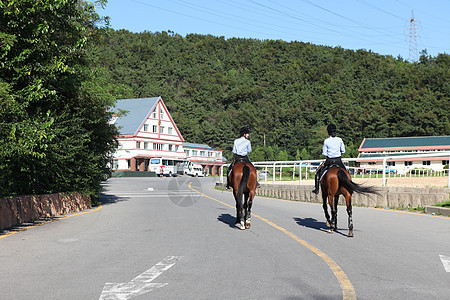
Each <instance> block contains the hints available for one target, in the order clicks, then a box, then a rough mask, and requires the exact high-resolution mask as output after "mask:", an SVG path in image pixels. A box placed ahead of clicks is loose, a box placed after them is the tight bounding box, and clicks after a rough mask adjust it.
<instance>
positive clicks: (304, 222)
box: [293, 217, 347, 236]
mask: <svg viewBox="0 0 450 300" xmlns="http://www.w3.org/2000/svg"><path fill="white" fill-rule="evenodd" d="M293 219H294V221H295V222H296V223H297V224H298V225H300V226H303V227H307V228H312V229H316V230H319V231H323V232H326V233H329V232H328V229H329V227H328V225H327V223H326V222H319V221H317V220H316V219H313V218H304V219H303V218H295V217H294V218H293ZM334 232H335V233H337V234H340V235H343V236H347V234H344V233H342V232H339V226H338V230H336V231H334Z"/></svg>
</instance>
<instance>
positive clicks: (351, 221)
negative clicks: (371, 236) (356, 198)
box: [345, 194, 353, 237]
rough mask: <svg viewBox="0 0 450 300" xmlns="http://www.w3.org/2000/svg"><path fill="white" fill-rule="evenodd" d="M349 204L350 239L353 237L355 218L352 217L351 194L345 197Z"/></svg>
mask: <svg viewBox="0 0 450 300" xmlns="http://www.w3.org/2000/svg"><path fill="white" fill-rule="evenodd" d="M345 200H346V202H347V214H348V235H347V236H348V237H353V216H352V196H351V195H350V194H349V195H348V196H347V197H345Z"/></svg>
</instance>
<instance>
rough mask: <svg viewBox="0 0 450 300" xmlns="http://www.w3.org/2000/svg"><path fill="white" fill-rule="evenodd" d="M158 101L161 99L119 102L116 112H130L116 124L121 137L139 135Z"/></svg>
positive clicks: (122, 100)
mask: <svg viewBox="0 0 450 300" xmlns="http://www.w3.org/2000/svg"><path fill="white" fill-rule="evenodd" d="M158 99H159V97H153V98H136V99H120V100H117V103H116V107H115V111H116V112H119V109H123V110H126V111H128V112H127V114H126V115H124V116H121V117H119V118H118V119H117V121H116V123H115V124H116V126H117V128H118V129H119V133H120V134H121V135H129V134H133V135H134V134H137V132H138V130H139V128H140V127H141V125H142V123H143V122H144V121H145V119H146V117H147V116H148V115H149V114H150V113H151V111H152V109H153V107H154V106H155V104H156V103H157V102H158Z"/></svg>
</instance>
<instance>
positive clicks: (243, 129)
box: [239, 126, 250, 136]
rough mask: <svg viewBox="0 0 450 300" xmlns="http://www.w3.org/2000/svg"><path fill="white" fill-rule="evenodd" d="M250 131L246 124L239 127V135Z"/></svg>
mask: <svg viewBox="0 0 450 300" xmlns="http://www.w3.org/2000/svg"><path fill="white" fill-rule="evenodd" d="M247 133H250V129H249V128H248V127H246V126H244V127H242V128H241V129H239V136H243V135H244V134H247Z"/></svg>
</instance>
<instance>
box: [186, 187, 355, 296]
mask: <svg viewBox="0 0 450 300" xmlns="http://www.w3.org/2000/svg"><path fill="white" fill-rule="evenodd" d="M191 183H192V182H190V183H189V188H190V189H191V190H193V191H195V192H197V193H199V194H200V195H202V196H204V197H206V198H209V199H211V200H214V201H216V202H219V203H220V204H223V205H225V206H228V207H231V208H233V209H234V208H235V207H234V206H231V205H229V204H227V203H225V202H222V201H220V200H217V199H215V198H213V197H210V196H208V195H205V194H203V193H202V192H199V191H197V190H196V189H194V188H192V187H191ZM252 216H254V217H256V218H258V219H260V220H262V221H264V222H266V223H267V224H269V225H270V226H272V227H274V228H276V229H278V230H280V231H281V232H283V233H284V234H286V235H287V236H289V237H290V238H292V239H293V240H295V241H296V242H298V243H300V244H301V245H303V246H304V247H305V248H306V249H308V250H310V251H311V252H313V253H314V254H316V255H317V256H319V257H320V258H321V259H322V260H323V261H324V262H325V263H326V264H327V265H328V267H329V268H330V269H331V271H332V272H333V273H334V275H335V276H336V278H337V280H338V282H339V284H340V286H341V290H342V299H344V300H350V299H356V291H355V289H354V288H353V285H352V283H351V282H350V280H349V279H348V277H347V275H346V274H345V273H344V271H342V269H341V267H339V265H338V264H337V263H336V262H335V261H334V260H333V259H331V258H330V257H329V256H328V255H326V254H325V253H323V252H322V251H320V250H319V249H317V248H316V247H314V246H312V245H311V244H309V243H307V242H306V241H304V240H302V239H300V238H298V237H297V236H296V235H295V234H293V233H291V232H289V231H287V230H286V229H284V228H283V227H281V226H278V225H277V224H275V223H273V222H271V221H269V220H267V219H266V218H263V217H261V216H258V215H256V214H254V213H252Z"/></svg>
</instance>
